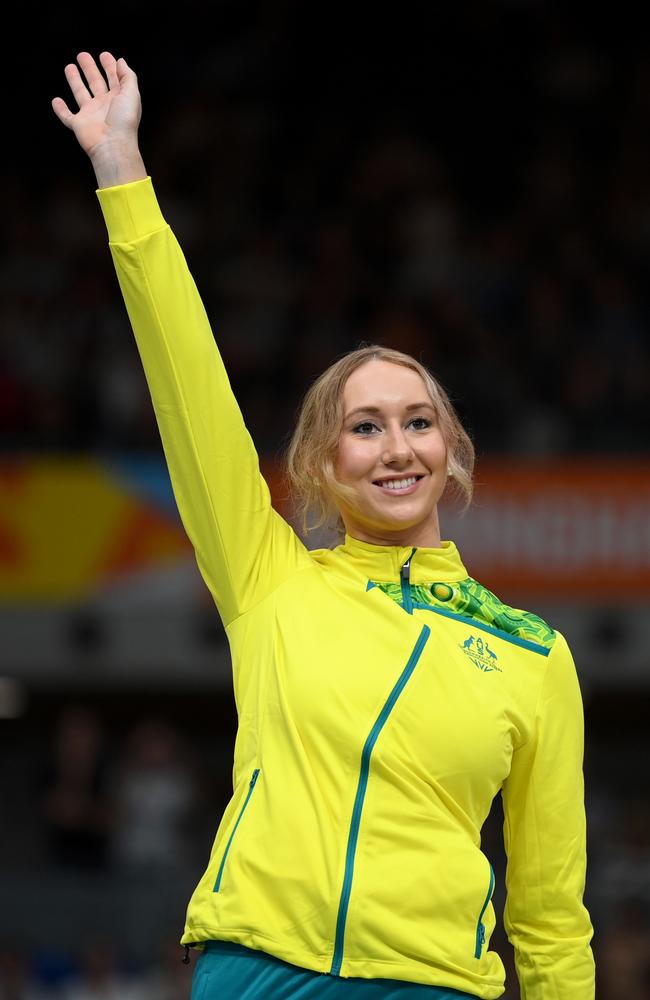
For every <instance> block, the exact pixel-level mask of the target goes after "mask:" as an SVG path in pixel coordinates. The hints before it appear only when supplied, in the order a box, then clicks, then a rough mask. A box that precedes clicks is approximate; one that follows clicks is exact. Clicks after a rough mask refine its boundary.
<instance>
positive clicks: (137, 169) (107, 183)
mask: <svg viewBox="0 0 650 1000" xmlns="http://www.w3.org/2000/svg"><path fill="white" fill-rule="evenodd" d="M90 160H91V163H92V165H93V170H94V171H95V177H96V178H97V187H98V188H106V187H117V185H119V184H129V183H131V182H132V181H141V180H144V179H145V178H146V177H147V170H146V167H145V165H144V161H143V159H142V156H141V154H140V150H139V149H138V147H137V145H136V146H132V145H130V144H129V145H124V146H119V147H115V146H112V147H110V148H106V147H102V148H101V149H99V150H97V152H95V153H93V154H91V155H90Z"/></svg>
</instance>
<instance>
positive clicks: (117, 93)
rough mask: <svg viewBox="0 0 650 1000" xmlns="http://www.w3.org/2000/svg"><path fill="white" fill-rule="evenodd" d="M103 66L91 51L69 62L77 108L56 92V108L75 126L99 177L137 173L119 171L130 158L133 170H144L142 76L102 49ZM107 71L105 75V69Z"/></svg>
mask: <svg viewBox="0 0 650 1000" xmlns="http://www.w3.org/2000/svg"><path fill="white" fill-rule="evenodd" d="M99 61H100V63H101V66H102V68H103V70H104V73H102V72H101V70H100V68H99V66H98V65H97V63H96V62H95V60H94V59H93V57H92V56H91V55H90V53H89V52H80V53H79V54H78V55H77V62H78V63H79V67H80V68H81V70H82V71H83V76H82V74H81V73H80V72H79V68H78V67H77V65H76V64H75V63H69V64H68V65H67V66H66V67H65V70H64V72H65V77H66V80H67V81H68V83H69V85H70V90H71V91H72V96H73V97H74V99H75V101H76V102H77V105H78V108H79V110H78V111H77V112H76V113H74V112H72V111H71V110H70V108H69V107H68V105H67V104H66V102H65V101H64V100H63V98H62V97H55V98H54V99H53V101H52V109H53V111H54V113H55V114H56V115H57V117H58V118H59V120H60V121H62V122H63V124H64V125H65V126H66V127H67V128H69V129H71V130H72V131H73V132H74V134H75V136H76V137H77V140H78V142H79V145H80V146H81V147H82V149H83V150H84V151H85V152H86V153H87V154H88V156H89V157H90V158H91V160H92V161H93V165H94V166H95V171H96V173H97V175H98V179H100V182H101V177H103V180H104V182H105V183H113V182H116V180H124V179H126V180H130V179H133V178H132V177H131V176H130V174H128V175H126V174H125V175H124V176H121V174H123V173H124V168H125V167H126V166H127V165H129V164H130V166H131V173H133V164H136V167H135V172H136V174H138V175H143V168H142V169H141V168H140V166H139V164H140V163H141V159H140V154H139V151H138V126H139V124H140V116H141V113H142V103H141V100H140V91H139V90H138V78H137V76H136V75H135V73H134V72H133V70H132V69H130V67H129V66H128V65H127V63H126V60H125V59H118V60H116V59H115V57H114V56H113V55H112V54H111V53H110V52H102V53H101V54H100V56H99ZM104 74H105V75H104Z"/></svg>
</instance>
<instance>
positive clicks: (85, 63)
mask: <svg viewBox="0 0 650 1000" xmlns="http://www.w3.org/2000/svg"><path fill="white" fill-rule="evenodd" d="M77 62H78V63H79V65H80V66H81V68H82V70H83V71H84V76H85V77H86V80H87V81H88V87H89V89H90V92H91V94H92V95H93V97H99V96H100V95H101V94H105V93H106V91H107V90H108V87H107V86H106V80H105V79H104V77H103V76H102V74H101V73H100V72H99V68H98V66H97V63H96V62H95V60H94V59H93V57H92V56H91V54H90V52H79V53H78V54H77Z"/></svg>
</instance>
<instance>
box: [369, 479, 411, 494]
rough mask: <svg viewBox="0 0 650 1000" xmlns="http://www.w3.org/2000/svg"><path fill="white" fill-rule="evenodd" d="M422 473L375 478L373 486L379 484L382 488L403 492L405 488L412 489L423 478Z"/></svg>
mask: <svg viewBox="0 0 650 1000" xmlns="http://www.w3.org/2000/svg"><path fill="white" fill-rule="evenodd" d="M423 478H424V477H423V476H422V475H418V476H400V477H399V478H397V477H395V478H393V479H374V480H373V486H379V487H380V489H384V490H391V491H392V492H395V493H401V492H403V491H404V490H408V489H411V487H413V486H415V485H416V483H418V482H419V481H420V479H423Z"/></svg>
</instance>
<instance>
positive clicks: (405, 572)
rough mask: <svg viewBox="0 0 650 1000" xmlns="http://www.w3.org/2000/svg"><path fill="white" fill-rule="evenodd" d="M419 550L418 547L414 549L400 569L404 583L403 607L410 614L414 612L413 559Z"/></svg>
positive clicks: (402, 582) (401, 579)
mask: <svg viewBox="0 0 650 1000" xmlns="http://www.w3.org/2000/svg"><path fill="white" fill-rule="evenodd" d="M416 552H417V549H413V551H412V552H411V554H410V556H409V557H408V559H407V560H406V562H405V563H404V565H403V566H402V568H401V570H400V583H401V585H402V607H403V608H404V609H405V610H406V611H408V613H409V614H410V615H412V614H413V599H412V597H411V559H412V558H413V556H414V555H415V553H416Z"/></svg>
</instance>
